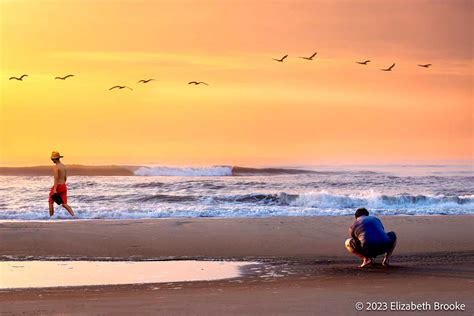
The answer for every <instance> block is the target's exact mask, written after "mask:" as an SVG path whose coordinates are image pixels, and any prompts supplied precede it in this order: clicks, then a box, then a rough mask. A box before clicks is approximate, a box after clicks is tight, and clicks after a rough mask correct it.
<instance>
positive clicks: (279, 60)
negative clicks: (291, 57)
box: [272, 55, 288, 63]
mask: <svg viewBox="0 0 474 316" xmlns="http://www.w3.org/2000/svg"><path fill="white" fill-rule="evenodd" d="M286 57H288V55H285V56H283V57H282V58H281V59H276V58H272V59H273V60H274V61H278V62H280V63H282V62H283V61H284V60H285V58H286Z"/></svg>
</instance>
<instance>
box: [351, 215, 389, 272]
mask: <svg viewBox="0 0 474 316" xmlns="http://www.w3.org/2000/svg"><path fill="white" fill-rule="evenodd" d="M355 218H356V220H355V222H354V224H353V225H352V226H351V228H350V234H351V237H352V238H349V239H347V240H346V243H345V245H346V249H347V250H348V251H349V252H351V253H353V254H355V255H356V256H357V257H359V258H361V259H362V264H361V265H360V267H361V268H363V267H366V266H369V265H371V264H373V263H374V259H375V257H377V256H378V255H382V254H385V257H384V258H383V261H382V265H384V266H388V265H389V263H390V257H391V256H392V252H393V250H394V249H395V246H396V245H397V235H395V233H394V232H388V233H385V229H384V227H383V225H382V222H381V221H380V219H378V218H377V217H375V216H369V211H367V209H365V208H360V209H358V210H357V211H356V212H355Z"/></svg>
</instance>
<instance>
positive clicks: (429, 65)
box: [418, 64, 431, 68]
mask: <svg viewBox="0 0 474 316" xmlns="http://www.w3.org/2000/svg"><path fill="white" fill-rule="evenodd" d="M418 66H420V67H423V68H429V67H431V64H423V65H418Z"/></svg>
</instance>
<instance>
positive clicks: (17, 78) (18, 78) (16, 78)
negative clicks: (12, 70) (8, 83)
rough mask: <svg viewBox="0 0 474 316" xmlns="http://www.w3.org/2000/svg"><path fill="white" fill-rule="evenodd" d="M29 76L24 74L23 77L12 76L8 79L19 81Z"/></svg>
mask: <svg viewBox="0 0 474 316" xmlns="http://www.w3.org/2000/svg"><path fill="white" fill-rule="evenodd" d="M25 77H28V75H22V76H21V77H10V78H9V79H8V80H13V79H15V80H18V81H23V78H25Z"/></svg>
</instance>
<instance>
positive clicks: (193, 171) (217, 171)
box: [134, 166, 232, 177]
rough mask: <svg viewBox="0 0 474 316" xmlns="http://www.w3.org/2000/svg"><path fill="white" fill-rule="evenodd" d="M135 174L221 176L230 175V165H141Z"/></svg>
mask: <svg viewBox="0 0 474 316" xmlns="http://www.w3.org/2000/svg"><path fill="white" fill-rule="evenodd" d="M134 173H135V175H136V176H179V177H200V176H203V177H208V176H209V177H219V176H220V177H222V176H231V175H232V167H228V166H219V167H208V168H171V167H141V168H138V169H137V170H135V172H134Z"/></svg>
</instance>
